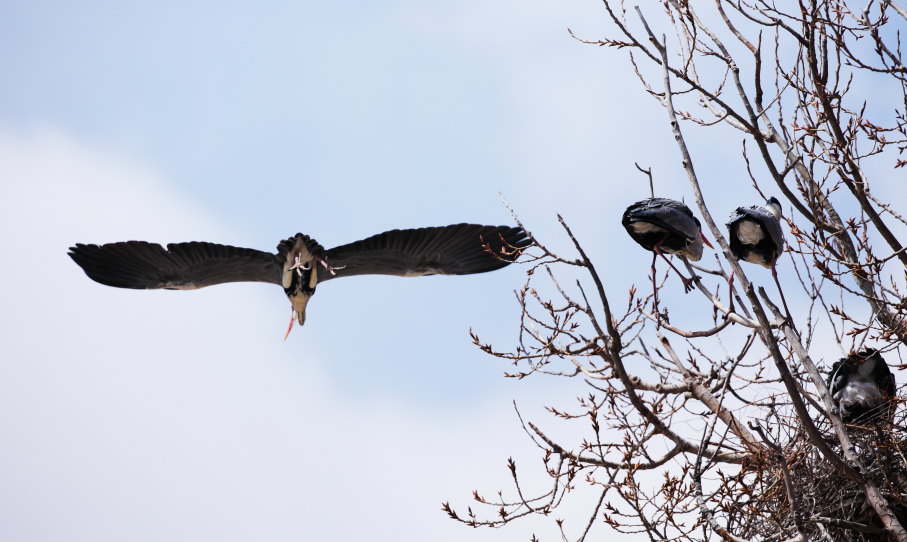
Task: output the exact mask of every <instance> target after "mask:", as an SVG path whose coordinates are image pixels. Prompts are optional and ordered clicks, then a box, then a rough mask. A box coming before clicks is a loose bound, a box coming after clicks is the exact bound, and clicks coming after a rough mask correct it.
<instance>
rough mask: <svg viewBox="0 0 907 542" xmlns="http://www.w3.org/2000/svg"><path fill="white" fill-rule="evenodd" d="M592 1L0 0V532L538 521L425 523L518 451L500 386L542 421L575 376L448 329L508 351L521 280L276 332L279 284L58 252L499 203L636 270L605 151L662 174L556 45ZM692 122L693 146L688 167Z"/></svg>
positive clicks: (295, 530)
mask: <svg viewBox="0 0 907 542" xmlns="http://www.w3.org/2000/svg"><path fill="white" fill-rule="evenodd" d="M152 6H153V7H152ZM605 17H606V15H605V14H604V13H603V12H602V10H601V7H600V3H598V2H594V1H591V0H583V1H579V0H569V1H564V0H559V1H556V2H555V1H548V2H546V1H539V2H523V1H516V0H506V1H498V0H495V1H493V2H489V1H487V0H486V1H478V0H475V1H464V2H455V3H442V2H432V3H429V4H426V2H419V1H386V2H380V3H374V2H344V3H331V2H270V3H265V4H260V3H259V4H255V5H254V7H253V4H251V3H239V2H188V3H187V2H172V3H167V2H158V3H154V4H149V3H128V2H113V1H111V2H87V3H86V2H83V3H78V4H76V3H65V2H3V1H0V73H2V74H3V81H4V84H3V85H0V241H2V243H3V246H4V249H5V251H6V254H7V257H6V258H5V259H4V262H3V265H2V266H0V284H2V286H0V288H2V290H0V303H2V305H3V307H4V310H2V311H0V434H2V435H3V439H2V440H3V443H4V444H3V445H2V446H0V539H3V540H16V541H56V540H67V541H79V540H85V541H88V540H91V541H104V540H110V541H114V540H130V541H142V540H148V541H158V540H174V541H176V540H225V541H226V540H237V541H239V540H363V539H369V540H387V541H391V540H413V539H422V540H426V539H427V540H433V541H443V540H451V541H453V540H497V541H513V540H527V539H528V538H529V536H530V535H531V533H536V534H538V535H539V536H540V537H542V539H543V540H546V539H553V538H559V535H558V534H556V532H555V531H554V530H553V529H552V527H553V525H552V522H550V521H542V522H533V521H527V522H523V523H520V524H515V525H512V526H509V527H507V528H505V529H503V530H496V531H490V530H484V529H483V530H471V529H468V528H466V527H464V526H462V525H459V524H457V523H455V522H453V521H451V520H449V519H448V518H447V517H446V516H445V515H444V514H443V513H442V512H441V511H440V503H441V502H442V501H445V500H450V501H452V503H454V504H456V505H459V506H460V507H461V508H463V507H465V505H467V504H471V502H470V499H469V497H470V494H471V492H472V490H473V489H479V490H480V491H481V492H482V493H487V494H492V493H494V491H495V490H497V489H498V488H508V489H509V473H508V472H507V470H506V469H505V461H506V459H507V457H508V456H513V457H515V458H517V459H518V461H520V465H526V470H527V471H528V470H530V468H538V467H539V463H538V461H537V454H536V453H535V450H534V448H532V447H531V443H530V442H529V440H528V438H526V436H525V435H524V434H523V433H522V432H521V430H520V429H519V425H518V422H517V419H516V417H515V416H514V414H513V407H512V401H514V400H516V401H517V402H518V403H519V404H520V406H521V408H522V409H523V411H524V413H525V414H527V416H529V417H530V418H532V419H535V420H540V421H545V422H547V421H550V418H549V417H547V416H546V414H545V413H544V410H543V408H542V406H543V405H547V404H554V403H556V402H557V401H565V400H569V399H572V398H573V397H575V396H576V395H581V394H583V393H585V390H584V388H582V387H581V386H579V382H575V383H574V382H567V381H558V380H554V379H547V380H545V379H529V380H525V381H521V382H514V381H510V380H506V379H504V378H502V373H503V372H504V371H505V370H507V369H509V367H508V366H506V365H504V364H502V363H501V362H500V361H498V360H496V359H493V358H490V357H487V356H485V355H483V354H482V353H481V352H480V351H479V350H478V349H477V348H475V347H474V346H472V345H471V342H470V339H469V336H468V331H469V329H470V327H472V328H473V329H475V330H476V331H477V332H479V333H480V334H481V335H482V337H483V338H485V339H489V340H494V341H496V342H497V343H499V344H501V346H502V347H506V346H512V345H513V343H514V341H515V338H516V330H517V316H518V310H517V306H516V303H515V301H514V297H513V290H514V289H516V288H518V287H519V286H520V285H521V284H522V282H523V280H524V277H523V274H522V271H523V270H522V269H520V268H518V267H516V266H511V267H510V268H507V269H505V270H503V271H500V272H496V273H492V274H487V275H477V276H471V277H429V278H422V279H396V278H391V277H359V278H352V279H347V280H343V281H337V282H330V283H327V284H325V285H323V286H322V287H320V288H319V289H318V293H317V295H316V296H315V297H314V299H313V300H312V302H311V303H310V304H309V309H308V319H307V321H306V325H305V326H304V327H302V328H296V329H294V331H293V333H292V334H291V335H290V338H289V340H287V341H286V342H283V341H282V340H281V337H282V335H283V331H284V329H285V327H286V324H287V321H288V319H289V316H290V307H289V303H288V302H287V300H286V297H285V296H284V294H283V292H281V291H280V290H279V289H278V288H275V287H273V286H270V285H262V284H236V285H226V286H220V287H216V288H211V289H205V290H200V291H197V292H188V293H187V292H143V291H129V290H119V289H113V288H107V287H104V286H101V285H98V284H96V283H94V282H92V281H90V280H88V279H87V278H86V277H85V276H84V274H83V273H82V272H81V270H80V269H78V268H77V267H76V266H75V265H74V264H73V263H72V262H71V261H70V260H69V258H68V257H67V256H66V249H67V247H68V246H70V245H71V244H73V243H75V242H86V243H104V242H112V241H120V240H127V239H143V240H149V241H156V242H177V241H190V240H207V241H212V242H220V243H227V244H234V245H238V246H247V247H254V248H257V249H262V250H270V249H273V247H274V246H275V245H276V244H277V242H278V241H279V240H280V239H283V238H285V237H288V236H290V235H292V234H294V233H296V232H297V231H301V232H304V233H307V234H309V235H312V236H313V237H315V238H316V239H317V240H318V241H319V242H321V243H322V244H323V245H325V246H326V247H330V246H335V245H338V244H343V243H347V242H350V241H354V240H357V239H360V238H363V237H366V236H369V235H372V234H374V233H378V232H381V231H384V230H387V229H391V228H405V227H420V226H429V225H444V224H450V223H456V222H480V223H488V224H504V223H511V222H512V219H511V218H510V215H509V213H508V212H507V210H506V209H505V208H504V206H503V205H502V204H501V202H500V199H499V197H498V193H499V192H502V193H503V194H504V195H505V196H506V197H507V198H508V199H509V201H510V203H511V204H512V205H513V207H514V208H515V209H516V210H517V212H518V213H519V214H520V215H521V218H522V219H523V220H524V222H525V223H526V224H527V226H529V227H530V228H531V229H532V230H533V231H534V232H535V233H536V234H537V235H539V236H540V237H542V238H545V239H548V240H550V242H551V244H552V246H554V247H556V248H562V249H564V250H565V251H566V250H567V247H568V245H567V243H566V240H565V239H564V238H563V236H561V235H560V234H559V232H558V226H557V223H556V220H555V214H556V213H561V214H563V215H564V216H565V218H566V219H567V220H568V221H569V222H570V223H571V225H572V226H573V227H574V230H575V232H576V233H577V235H578V236H579V237H580V239H581V240H583V241H584V242H585V243H586V247H587V249H588V251H589V253H590V256H592V257H593V259H595V260H596V261H597V262H600V264H601V265H600V268H601V269H602V272H603V274H604V276H605V277H606V280H608V284H609V288H611V291H613V292H614V294H615V295H619V292H622V291H625V290H626V289H627V288H628V287H629V286H630V285H631V284H634V283H635V284H643V283H645V280H646V272H647V269H648V265H649V262H650V259H649V255H648V254H647V253H644V252H641V251H639V249H638V248H637V247H636V246H635V245H633V244H632V241H630V240H629V238H628V237H627V236H626V234H625V233H624V231H623V230H622V228H621V227H620V224H619V221H620V214H621V212H622V211H623V209H624V208H625V207H626V206H627V205H628V204H629V203H632V202H633V201H636V200H638V199H641V198H643V197H645V196H647V193H648V187H647V185H646V184H645V179H644V178H643V177H642V176H641V175H640V174H639V173H638V172H636V170H635V168H634V166H633V162H634V161H638V162H640V163H641V164H643V165H651V166H653V167H654V169H655V172H656V177H657V184H658V191H659V192H660V194H661V195H664V196H668V197H675V198H678V199H680V198H681V197H683V196H684V195H685V194H687V193H688V189H687V185H686V180H685V178H684V177H683V176H682V171H681V170H680V169H679V168H678V167H677V165H678V163H679V157H678V154H677V150H676V147H675V146H674V143H673V140H672V138H671V135H670V132H669V130H668V127H667V124H666V121H665V113H664V111H663V110H662V109H661V108H660V107H659V106H658V105H657V104H656V102H654V101H653V100H652V99H651V98H650V97H649V96H647V95H645V93H644V92H642V91H641V89H640V86H639V83H638V81H637V80H636V79H635V77H634V76H633V75H632V71H631V70H630V68H629V65H628V64H627V63H626V61H625V59H624V57H622V56H621V55H620V54H618V53H615V52H613V51H607V50H602V49H599V48H596V47H591V46H586V45H582V44H580V43H578V42H577V41H575V40H573V39H572V38H570V36H569V35H568V33H567V27H570V28H572V29H573V30H574V31H575V32H576V33H577V34H579V35H581V36H583V37H588V38H593V39H595V38H598V37H601V32H602V31H603V29H605V28H606V25H605ZM721 137H722V136H721V134H720V133H715V134H710V133H706V134H692V135H691V142H692V144H694V145H697V147H696V149H698V150H699V151H700V152H703V149H705V151H704V156H709V152H708V149H710V148H711V146H712V145H717V143H716V142H717V141H719V139H720V138H721ZM706 138H709V139H706ZM735 141H739V138H737V140H735ZM735 144H736V143H735ZM737 148H738V149H739V147H737ZM737 152H738V153H739V150H738V151H737ZM737 156H739V154H732V153H722V152H715V153H714V154H712V155H711V156H709V158H710V159H709V160H708V161H707V162H706V163H702V164H700V174H701V175H702V176H703V178H704V180H705V181H704V182H706V183H710V184H709V185H708V186H711V187H713V188H714V187H720V186H722V183H724V182H726V181H727V178H728V177H732V176H735V175H736V176H739V177H734V179H735V180H736V179H737V178H743V177H742V176H743V175H744V172H742V171H740V170H739V168H737V166H732V165H731V164H733V162H734V161H735V160H736V159H737ZM734 168H737V169H734ZM688 199H689V197H688ZM756 201H757V200H756V195H755V193H753V192H752V191H749V192H746V193H744V194H736V195H735V194H728V193H720V192H718V193H716V199H715V203H716V207H717V208H718V209H725V208H726V209H727V210H730V209H731V208H733V207H735V206H736V205H739V204H750V203H754V202H756ZM718 214H719V215H721V216H723V214H724V211H720V212H719V213H718ZM750 276H751V278H753V279H754V280H757V281H762V283H768V281H769V280H770V278H769V275H768V273H767V272H766V273H764V274H762V272H761V270H755V271H753V272H752V273H751V275H750ZM789 301H790V300H789ZM696 303H704V301H703V300H702V299H696ZM794 304H795V302H794V303H792V308H793V305H794ZM706 310H707V313H706V316H708V314H710V312H711V311H710V309H706ZM534 479H535V480H537V481H538V480H539V478H538V477H536V478H534ZM544 483H545V484H547V482H544ZM539 487H542V486H539ZM590 504H591V503H590ZM578 511H579V513H585V512H587V511H586V510H585V509H582V508H580V509H579V510H578ZM568 525H570V524H569V523H568ZM573 528H576V526H575V525H573ZM603 531H604V529H603V528H602V529H601V532H602V533H603ZM609 536H610V535H609Z"/></svg>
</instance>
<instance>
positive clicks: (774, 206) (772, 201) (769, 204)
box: [765, 196, 781, 220]
mask: <svg viewBox="0 0 907 542" xmlns="http://www.w3.org/2000/svg"><path fill="white" fill-rule="evenodd" d="M765 208H766V209H768V212H770V213H771V214H773V215H774V216H775V218H777V219H778V220H780V219H781V202H780V201H778V198H776V197H775V196H772V197H770V198H768V199H767V200H765Z"/></svg>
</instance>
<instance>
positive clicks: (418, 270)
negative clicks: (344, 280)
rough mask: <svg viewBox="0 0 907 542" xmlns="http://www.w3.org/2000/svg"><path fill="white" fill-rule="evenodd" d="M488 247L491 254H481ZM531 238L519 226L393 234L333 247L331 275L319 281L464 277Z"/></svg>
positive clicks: (504, 259) (498, 262) (495, 264)
mask: <svg viewBox="0 0 907 542" xmlns="http://www.w3.org/2000/svg"><path fill="white" fill-rule="evenodd" d="M486 244H487V245H488V248H490V250H491V252H492V253H493V254H494V255H492V254H489V253H488V252H487V251H486V250H485V246H484V245H486ZM529 244H530V240H529V237H528V236H527V235H526V232H524V231H523V230H522V229H520V228H514V227H510V226H483V225H479V224H453V225H450V226H441V227H434V228H416V229H409V230H391V231H386V232H384V233H379V234H378V235H373V236H371V237H369V238H367V239H363V240H361V241H356V242H354V243H349V244H346V245H342V246H339V247H334V248H332V249H330V250H328V251H327V252H326V253H325V256H326V260H327V263H328V265H330V266H331V267H332V268H333V269H334V274H331V273H325V272H321V273H319V274H318V279H319V281H325V280H330V279H331V278H335V277H347V276H354V275H397V276H404V277H406V276H421V275H435V274H438V275H468V274H472V273H484V272H486V271H493V270H495V269H500V268H502V267H504V266H506V265H508V264H510V263H511V261H512V259H513V257H514V256H513V255H508V254H507V252H509V250H508V249H509V248H510V247H515V248H525V247H527V246H528V245H529Z"/></svg>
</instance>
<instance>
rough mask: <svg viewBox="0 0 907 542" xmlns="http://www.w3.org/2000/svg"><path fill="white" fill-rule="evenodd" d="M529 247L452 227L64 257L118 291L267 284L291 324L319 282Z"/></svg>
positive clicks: (470, 266)
mask: <svg viewBox="0 0 907 542" xmlns="http://www.w3.org/2000/svg"><path fill="white" fill-rule="evenodd" d="M530 243H531V241H530V239H529V236H528V235H527V234H526V232H525V231H523V230H522V229H521V228H516V227H510V226H483V225H479V224H453V225H450V226H441V227H431V228H416V229H406V230H391V231H386V232H384V233H379V234H377V235H373V236H371V237H368V238H366V239H362V240H361V241H356V242H353V243H349V244H346V245H341V246H338V247H334V248H331V249H327V250H325V248H324V247H322V246H321V245H320V244H318V242H317V241H315V240H314V239H312V238H311V237H309V236H308V235H303V234H301V233H297V234H296V235H294V236H293V237H290V238H289V239H284V240H283V241H281V242H280V243H279V244H278V245H277V253H276V254H274V253H271V252H263V251H260V250H255V249H251V248H241V247H234V246H230V245H220V244H216V243H207V242H203V241H192V242H188V243H171V244H169V245H167V248H164V247H162V246H161V245H159V244H157V243H148V242H146V241H124V242H118V243H108V244H104V245H87V244H82V243H76V245H75V246H73V247H70V249H69V256H70V257H71V258H72V259H73V261H75V262H76V263H77V264H78V265H79V267H81V268H82V269H83V270H84V271H85V274H86V275H88V276H89V277H90V278H91V279H92V280H94V281H96V282H99V283H101V284H106V285H107V286H115V287H117V288H135V289H149V290H150V289H158V288H164V289H169V290H194V289H196V288H204V287H206V286H213V285H215V284H223V283H226V282H268V283H271V284H276V285H279V286H281V287H282V288H283V290H284V293H286V295H287V297H288V298H289V299H290V303H291V305H292V307H293V309H292V310H293V314H292V316H291V317H290V324H289V326H287V332H286V334H285V335H284V339H286V337H287V336H289V334H290V330H292V329H293V320H294V318H295V320H297V321H298V322H299V325H303V324H304V323H305V310H306V305H307V304H308V302H309V299H310V298H311V297H312V295H314V294H315V288H316V287H317V286H318V285H319V284H320V283H322V282H325V281H328V280H331V279H334V278H340V277H351V276H354V275H397V276H401V277H418V276H422V275H470V274H473V273H484V272H486V271H494V270H495V269H500V268H502V267H504V266H506V265H508V264H510V263H511V262H513V261H514V260H515V259H516V258H517V257H518V256H519V255H520V253H521V250H522V249H524V248H526V247H527V246H529V244H530Z"/></svg>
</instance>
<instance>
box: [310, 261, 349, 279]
mask: <svg viewBox="0 0 907 542" xmlns="http://www.w3.org/2000/svg"><path fill="white" fill-rule="evenodd" d="M316 259H317V260H318V263H320V264H321V267H324V268H325V269H327V270H328V273H330V274H331V275H336V274H337V271H339V270H341V269H346V266H345V265H341V266H340V267H334V266H333V265H330V264H328V262H327V260H325V259H323V258H316Z"/></svg>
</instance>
